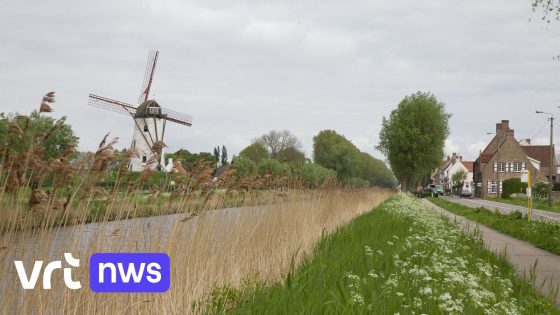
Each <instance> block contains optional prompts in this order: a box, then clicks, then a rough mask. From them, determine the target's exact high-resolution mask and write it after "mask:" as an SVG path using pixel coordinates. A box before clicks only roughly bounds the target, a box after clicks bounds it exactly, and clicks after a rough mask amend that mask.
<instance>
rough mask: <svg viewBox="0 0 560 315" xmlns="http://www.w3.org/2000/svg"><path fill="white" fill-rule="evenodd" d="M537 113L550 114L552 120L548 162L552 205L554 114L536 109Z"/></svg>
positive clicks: (549, 198) (549, 192)
mask: <svg viewBox="0 0 560 315" xmlns="http://www.w3.org/2000/svg"><path fill="white" fill-rule="evenodd" d="M536 113H537V114H545V115H549V116H550V118H548V119H549V120H550V162H549V164H548V206H552V169H553V167H554V154H553V152H552V139H553V138H552V137H553V133H552V131H553V130H554V115H552V113H547V112H543V111H540V110H538V111H536Z"/></svg>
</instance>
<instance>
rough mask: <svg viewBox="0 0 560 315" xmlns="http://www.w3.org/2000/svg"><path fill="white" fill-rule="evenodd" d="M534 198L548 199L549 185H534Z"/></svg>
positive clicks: (540, 183)
mask: <svg viewBox="0 0 560 315" xmlns="http://www.w3.org/2000/svg"><path fill="white" fill-rule="evenodd" d="M533 196H534V197H535V198H537V199H545V198H548V183H545V182H538V183H536V184H534V185H533Z"/></svg>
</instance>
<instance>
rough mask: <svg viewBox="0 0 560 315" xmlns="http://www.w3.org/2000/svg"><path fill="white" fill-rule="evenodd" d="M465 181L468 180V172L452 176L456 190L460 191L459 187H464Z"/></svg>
mask: <svg viewBox="0 0 560 315" xmlns="http://www.w3.org/2000/svg"><path fill="white" fill-rule="evenodd" d="M465 179H467V171H465V170H458V171H457V172H455V173H453V175H451V184H452V185H453V187H455V189H459V187H461V186H463V183H464V182H465Z"/></svg>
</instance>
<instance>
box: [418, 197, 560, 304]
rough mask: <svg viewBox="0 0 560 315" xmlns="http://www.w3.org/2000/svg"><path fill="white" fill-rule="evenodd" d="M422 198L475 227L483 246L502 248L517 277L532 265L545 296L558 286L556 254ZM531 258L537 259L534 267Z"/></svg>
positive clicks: (559, 265)
mask: <svg viewBox="0 0 560 315" xmlns="http://www.w3.org/2000/svg"><path fill="white" fill-rule="evenodd" d="M423 200H424V202H425V203H426V204H428V205H429V206H430V207H432V208H433V209H434V210H436V211H438V212H439V213H441V214H442V215H444V216H446V217H449V218H451V219H452V220H456V221H457V222H458V223H459V225H460V226H461V227H462V228H463V230H465V231H473V230H474V229H476V228H478V229H479V230H480V232H481V234H482V239H483V240H484V244H485V245H486V247H487V248H488V249H490V250H491V251H493V252H495V253H498V254H503V253H504V250H505V255H506V257H507V259H508V260H509V261H510V262H511V264H512V265H514V266H515V268H516V269H517V272H518V274H519V275H520V276H521V277H523V276H525V275H526V276H529V275H530V274H531V271H532V270H533V268H535V273H536V281H535V283H534V286H535V287H536V288H537V290H539V291H541V292H542V293H543V294H544V295H545V296H551V295H553V294H554V293H553V292H554V291H555V290H556V289H557V288H558V287H560V256H558V255H555V254H552V253H549V252H547V251H545V250H542V249H539V248H537V247H535V246H533V245H531V244H530V243H528V242H525V241H522V240H519V239H516V238H513V237H511V236H508V235H505V234H503V233H500V232H497V231H495V230H493V229H490V228H488V227H486V226H484V225H481V224H479V223H477V222H474V221H471V220H468V219H466V218H464V217H461V216H458V215H456V214H454V213H451V212H449V211H447V210H445V209H443V208H441V207H438V206H436V205H434V204H433V203H431V202H429V201H428V200H425V199H423ZM535 262H538V263H537V265H536V267H535ZM543 283H545V285H544V286H541V285H542V284H543ZM555 303H556V306H557V307H560V295H557V296H556V299H555Z"/></svg>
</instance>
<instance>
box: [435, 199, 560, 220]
mask: <svg viewBox="0 0 560 315" xmlns="http://www.w3.org/2000/svg"><path fill="white" fill-rule="evenodd" d="M440 198H441V199H444V200H447V201H452V202H455V203H459V204H462V205H465V206H467V207H471V208H478V207H484V208H486V209H489V210H492V211H499V212H500V213H503V214H508V213H511V212H513V211H519V212H521V213H523V214H524V215H527V207H521V206H515V205H510V204H507V203H502V202H496V201H490V200H486V199H468V198H459V197H450V196H441V197H440ZM531 215H532V217H533V218H534V219H544V220H551V221H558V222H560V213H556V212H550V211H544V210H537V209H533V210H532V211H531Z"/></svg>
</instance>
